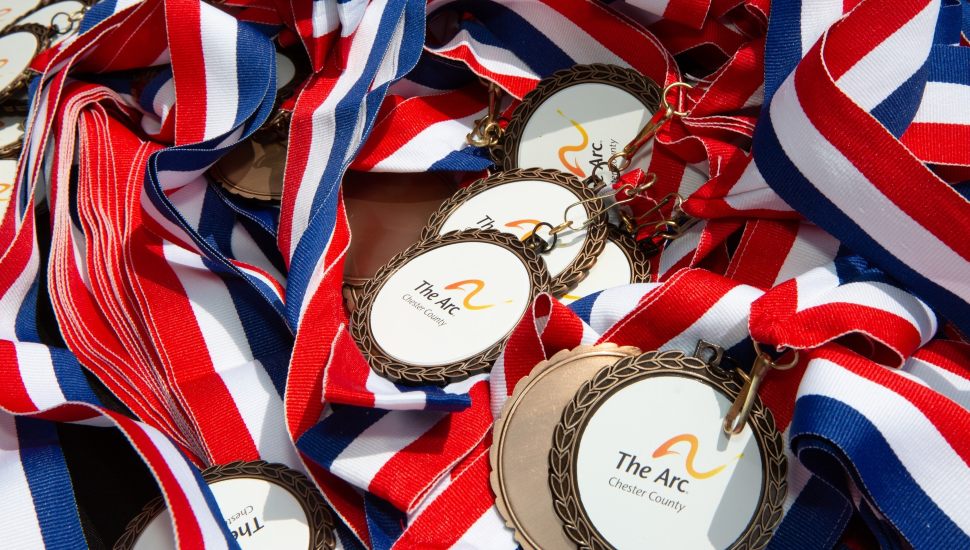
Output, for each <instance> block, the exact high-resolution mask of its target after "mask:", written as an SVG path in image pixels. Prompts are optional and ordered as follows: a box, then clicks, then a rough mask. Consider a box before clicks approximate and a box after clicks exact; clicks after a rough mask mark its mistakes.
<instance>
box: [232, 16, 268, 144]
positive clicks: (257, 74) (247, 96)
mask: <svg viewBox="0 0 970 550" xmlns="http://www.w3.org/2000/svg"><path fill="white" fill-rule="evenodd" d="M267 76H268V77H269V78H267ZM236 83H237V84H236V86H237V87H238V90H239V92H238V93H239V101H238V103H237V104H236V118H235V122H234V123H233V126H239V125H240V124H243V123H244V122H246V121H247V120H248V121H250V122H251V127H252V128H251V129H253V130H255V129H256V128H258V127H259V126H262V124H263V121H265V120H266V119H267V118H268V117H269V115H270V113H271V112H272V110H273V107H274V106H275V104H276V48H274V47H273V43H272V42H270V40H269V39H267V37H266V35H265V34H263V33H262V32H260V31H259V29H257V28H255V27H253V26H252V25H250V24H249V23H246V22H245V21H239V22H238V32H237V33H236ZM267 98H269V99H270V101H266V99H267ZM253 113H255V115H253Z"/></svg>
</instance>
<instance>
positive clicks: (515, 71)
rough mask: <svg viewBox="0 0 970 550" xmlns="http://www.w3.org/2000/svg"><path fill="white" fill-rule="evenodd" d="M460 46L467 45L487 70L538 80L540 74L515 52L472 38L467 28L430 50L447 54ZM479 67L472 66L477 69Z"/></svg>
mask: <svg viewBox="0 0 970 550" xmlns="http://www.w3.org/2000/svg"><path fill="white" fill-rule="evenodd" d="M459 46H467V47H468V49H469V50H471V52H472V54H473V55H474V57H475V60H476V61H478V63H479V64H480V65H481V66H482V67H484V68H485V69H486V70H488V71H490V72H493V73H498V74H501V75H506V76H512V77H516V78H528V79H532V80H538V79H539V76H538V75H537V74H536V73H535V72H533V70H532V69H531V68H529V66H528V65H527V64H526V63H525V62H524V61H522V60H521V59H519V58H518V56H516V55H515V54H514V53H512V52H511V51H509V50H506V49H504V48H499V47H496V46H492V45H490V44H484V43H482V42H479V41H477V40H475V39H474V38H472V36H471V35H470V34H469V33H468V31H466V30H461V31H459V32H458V33H457V34H455V36H454V37H452V39H451V40H450V41H449V42H448V43H447V44H446V45H444V46H441V47H439V48H429V51H431V52H436V53H440V54H447V53H450V52H452V50H456V49H458V48H459ZM476 69H477V68H472V70H476Z"/></svg>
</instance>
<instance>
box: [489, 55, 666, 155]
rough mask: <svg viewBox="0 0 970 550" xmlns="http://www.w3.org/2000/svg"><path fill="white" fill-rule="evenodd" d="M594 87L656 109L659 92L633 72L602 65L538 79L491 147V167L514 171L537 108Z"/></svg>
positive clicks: (652, 84)
mask: <svg viewBox="0 0 970 550" xmlns="http://www.w3.org/2000/svg"><path fill="white" fill-rule="evenodd" d="M595 83H599V84H606V85H609V86H613V87H616V88H619V89H621V90H624V91H626V92H627V93H629V94H630V95H632V96H634V97H636V98H637V99H638V100H639V101H640V102H641V103H642V104H643V105H644V107H646V108H647V111H649V112H650V113H655V112H656V111H657V110H658V109H659V108H660V102H661V97H660V95H661V93H662V91H663V90H661V88H660V86H659V85H658V84H657V83H656V82H654V81H653V80H651V79H650V78H648V77H646V76H644V75H642V74H640V73H639V72H637V71H635V70H633V69H628V68H625V67H619V66H616V65H609V64H606V63H592V64H589V65H575V66H573V67H570V68H568V69H563V70H560V71H556V72H555V73H553V75H552V76H550V77H548V78H544V79H542V80H541V81H540V82H539V84H538V85H537V86H536V88H535V89H534V90H532V91H531V92H529V93H528V94H526V96H525V97H524V98H523V99H522V103H520V104H519V106H518V107H516V108H515V111H513V112H512V117H511V119H510V120H509V123H508V125H507V126H506V127H505V130H504V131H503V132H502V137H501V138H499V140H498V143H496V144H495V145H494V146H492V147H491V154H492V159H493V160H495V164H497V165H499V166H501V167H502V169H503V170H512V169H513V168H518V167H519V159H518V156H519V145H520V142H521V140H522V133H523V132H524V131H525V128H526V126H527V125H528V123H529V120H530V119H531V118H532V116H533V115H535V113H536V111H537V110H538V109H539V107H540V106H542V104H543V103H545V102H546V101H547V100H549V99H550V98H551V97H553V96H554V95H555V94H556V93H557V92H559V91H561V90H563V89H564V88H568V87H570V86H576V85H579V84H595Z"/></svg>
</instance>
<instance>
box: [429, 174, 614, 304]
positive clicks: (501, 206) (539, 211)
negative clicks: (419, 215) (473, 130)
mask: <svg viewBox="0 0 970 550" xmlns="http://www.w3.org/2000/svg"><path fill="white" fill-rule="evenodd" d="M603 210H604V208H603V202H602V200H601V199H600V198H599V197H598V196H597V194H596V193H595V192H594V191H593V190H592V189H590V188H589V187H587V186H585V185H583V183H582V182H581V181H579V180H578V179H577V178H575V177H574V176H571V175H569V174H566V173H563V172H559V171H556V170H535V169H528V170H510V171H507V172H498V173H496V174H493V175H491V176H489V177H487V178H485V179H484V180H479V181H477V182H475V183H473V184H472V185H470V186H468V187H466V188H464V189H461V190H459V191H458V192H457V193H455V195H453V196H452V197H451V198H450V199H448V200H447V201H445V202H444V203H443V204H442V205H441V207H440V208H439V209H438V210H437V211H436V212H435V213H434V214H432V216H431V219H430V220H429V221H428V225H427V226H426V227H425V229H424V231H423V232H422V237H424V238H431V237H434V236H435V235H442V234H444V233H447V232H449V231H455V230H461V229H468V228H476V227H477V228H479V229H497V230H499V231H504V232H507V233H511V234H513V235H515V236H517V237H518V238H519V239H520V240H527V239H529V238H530V237H532V236H533V235H534V234H536V232H537V231H538V232H539V233H540V234H548V231H550V230H552V228H553V227H552V225H551V224H550V223H549V222H550V221H555V220H558V219H560V218H565V220H566V221H567V222H569V223H570V224H572V225H571V227H570V228H569V229H570V230H569V231H566V232H564V233H563V234H562V236H561V237H559V238H558V239H557V242H556V245H555V246H552V247H550V248H549V249H548V251H545V252H546V253H544V254H543V255H542V258H543V259H544V260H545V262H546V267H547V268H548V269H549V275H550V276H551V277H552V285H551V289H550V292H552V294H553V295H556V296H561V295H562V294H564V293H565V292H566V291H567V290H569V289H570V288H572V287H573V286H575V284H576V283H578V282H579V281H580V280H582V279H583V278H584V277H585V276H586V273H587V272H588V271H589V269H590V268H591V267H592V266H593V264H594V263H595V262H596V258H597V257H598V256H599V254H600V252H602V250H603V247H604V246H605V244H606V235H607V225H606V223H605V219H604V218H605V217H604V216H601V215H600V214H601V213H602V212H603ZM542 226H546V227H544V228H543V227H542Z"/></svg>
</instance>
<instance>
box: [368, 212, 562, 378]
mask: <svg viewBox="0 0 970 550" xmlns="http://www.w3.org/2000/svg"><path fill="white" fill-rule="evenodd" d="M468 242H484V243H489V244H494V245H497V246H500V247H502V248H505V249H507V250H509V251H510V252H512V253H513V254H515V255H516V256H517V257H518V258H519V260H521V261H522V264H523V265H524V266H525V268H526V271H527V272H528V274H529V285H530V290H529V303H530V304H531V303H532V302H533V301H534V300H535V298H536V297H537V296H538V295H539V294H541V293H543V292H548V290H549V271H548V270H547V269H546V265H545V262H543V261H542V258H541V257H540V256H539V255H538V254H536V253H535V252H534V251H533V250H531V249H529V248H527V247H526V246H525V245H524V244H522V242H521V241H519V240H518V239H517V238H515V236H514V235H511V234H509V233H502V232H500V231H496V230H494V229H465V230H463V231H451V232H448V233H445V234H444V235H441V236H439V237H434V238H430V239H423V240H421V241H419V242H418V243H416V244H414V245H412V246H411V247H409V248H408V249H407V250H405V251H404V252H401V253H400V254H398V255H396V256H394V257H393V258H391V260H390V261H389V262H388V263H387V264H385V265H384V267H382V268H380V269H379V270H378V271H377V274H375V275H374V277H373V278H372V279H370V280H369V281H368V282H367V283H366V284H365V285H364V288H363V290H362V291H361V293H360V303H359V304H358V305H357V308H356V309H355V310H354V312H353V313H352V314H351V318H350V332H351V334H352V335H353V337H354V340H356V342H357V345H358V347H359V348H360V349H361V351H362V352H363V353H364V357H365V358H366V359H367V362H368V364H370V366H371V368H372V369H374V372H376V373H377V374H379V375H381V376H383V377H385V378H387V379H389V380H392V381H394V382H397V383H399V384H408V385H421V384H438V385H444V384H448V383H450V382H456V381H459V380H464V379H465V378H468V377H469V376H473V375H476V374H479V373H482V372H486V371H488V370H489V369H490V368H492V364H493V363H494V362H495V360H496V359H498V356H499V355H500V354H501V353H502V349H503V348H504V347H505V341H506V340H507V339H508V337H509V334H511V332H512V329H509V332H508V333H506V334H505V336H503V337H502V338H500V339H499V340H498V341H497V342H495V343H494V344H492V345H491V346H489V347H488V348H486V349H485V350H484V351H482V352H479V353H476V354H475V355H473V356H471V357H468V358H465V359H463V360H461V361H455V362H452V363H448V364H444V365H430V366H418V365H409V364H407V363H403V362H401V361H398V360H396V359H394V358H392V357H390V356H389V355H388V354H387V353H385V352H384V350H383V349H382V348H381V346H380V345H379V344H378V343H377V340H376V339H375V338H374V333H373V329H372V327H371V322H370V321H371V319H370V317H371V309H372V308H373V306H374V300H375V299H376V298H377V295H378V293H379V292H380V291H381V289H382V288H383V287H384V285H385V284H386V283H387V281H388V280H389V279H390V278H391V276H393V275H394V274H395V273H397V271H398V270H399V269H401V267H403V266H404V265H405V264H407V263H408V262H410V261H412V260H414V259H416V258H418V257H420V256H421V255H422V254H425V253H427V252H430V251H431V250H434V249H436V248H441V247H444V246H449V245H455V244H461V243H468Z"/></svg>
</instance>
